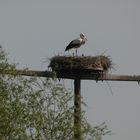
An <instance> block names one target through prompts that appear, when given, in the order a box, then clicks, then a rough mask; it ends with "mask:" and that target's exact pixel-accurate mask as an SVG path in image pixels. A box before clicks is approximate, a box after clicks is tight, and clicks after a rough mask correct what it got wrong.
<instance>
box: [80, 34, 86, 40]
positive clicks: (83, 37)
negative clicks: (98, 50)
mask: <svg viewBox="0 0 140 140" xmlns="http://www.w3.org/2000/svg"><path fill="white" fill-rule="evenodd" d="M80 38H81V39H84V40H85V41H87V39H86V37H85V35H84V34H83V33H81V34H80Z"/></svg>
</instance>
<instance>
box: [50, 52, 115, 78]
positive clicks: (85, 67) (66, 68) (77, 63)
mask: <svg viewBox="0 0 140 140" xmlns="http://www.w3.org/2000/svg"><path fill="white" fill-rule="evenodd" d="M49 67H51V69H52V71H53V72H55V73H56V74H58V75H59V74H61V75H75V76H78V75H84V74H85V75H87V74H88V75H89V74H96V75H97V74H98V75H99V74H100V73H106V72H107V71H108V70H109V69H111V68H112V61H111V59H110V58H109V57H108V56H103V55H99V56H94V57H92V56H55V57H52V58H51V59H50V65H49Z"/></svg>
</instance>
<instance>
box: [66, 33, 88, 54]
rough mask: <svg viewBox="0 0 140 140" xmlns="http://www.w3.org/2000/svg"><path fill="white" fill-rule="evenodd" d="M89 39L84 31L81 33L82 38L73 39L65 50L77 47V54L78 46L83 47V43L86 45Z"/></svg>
mask: <svg viewBox="0 0 140 140" xmlns="http://www.w3.org/2000/svg"><path fill="white" fill-rule="evenodd" d="M86 41H87V39H86V37H85V36H84V34H83V33H81V34H80V38H77V39H74V40H72V41H71V42H70V43H69V45H68V46H67V47H66V49H65V51H68V50H70V49H73V48H75V49H76V55H77V48H79V47H81V45H84V44H85V42H86Z"/></svg>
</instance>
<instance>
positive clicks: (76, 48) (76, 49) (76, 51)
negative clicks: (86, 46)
mask: <svg viewBox="0 0 140 140" xmlns="http://www.w3.org/2000/svg"><path fill="white" fill-rule="evenodd" d="M76 56H77V48H76Z"/></svg>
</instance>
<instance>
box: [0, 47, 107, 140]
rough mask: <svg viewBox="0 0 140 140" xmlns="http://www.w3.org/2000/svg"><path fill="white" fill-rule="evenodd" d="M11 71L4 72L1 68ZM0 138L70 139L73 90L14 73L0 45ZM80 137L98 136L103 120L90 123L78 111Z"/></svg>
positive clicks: (89, 139)
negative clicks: (97, 124)
mask: <svg viewBox="0 0 140 140" xmlns="http://www.w3.org/2000/svg"><path fill="white" fill-rule="evenodd" d="M7 70H8V71H11V72H10V73H12V72H13V74H12V75H4V71H7ZM0 73H2V74H1V75H0V139H1V140H62V139H65V140H73V139H74V138H73V130H74V128H73V110H74V108H73V94H72V92H70V91H68V90H66V89H65V87H64V86H63V85H62V84H60V83H58V82H56V81H54V80H50V79H46V78H33V77H30V78H29V77H21V76H19V75H16V71H15V65H14V64H9V62H8V59H7V57H6V54H5V52H4V51H3V50H2V48H0ZM81 123H82V138H83V139H84V140H86V139H87V140H100V139H101V137H102V135H105V134H106V133H108V130H107V127H106V125H105V124H101V125H99V126H96V127H92V126H91V125H90V124H89V123H87V121H86V119H85V118H84V112H83V115H82V122H81Z"/></svg>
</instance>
